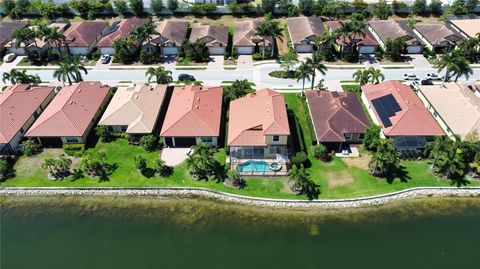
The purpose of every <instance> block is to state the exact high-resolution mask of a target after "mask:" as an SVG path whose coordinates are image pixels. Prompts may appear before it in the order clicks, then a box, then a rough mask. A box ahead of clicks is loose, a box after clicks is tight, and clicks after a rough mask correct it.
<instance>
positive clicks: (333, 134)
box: [305, 91, 370, 142]
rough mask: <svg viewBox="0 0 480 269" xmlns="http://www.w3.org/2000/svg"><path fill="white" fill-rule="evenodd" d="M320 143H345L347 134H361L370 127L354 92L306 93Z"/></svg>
mask: <svg viewBox="0 0 480 269" xmlns="http://www.w3.org/2000/svg"><path fill="white" fill-rule="evenodd" d="M305 93H306V95H307V101H308V107H309V109H310V114H311V116H312V121H313V125H314V127H315V133H316V135H317V140H318V141H319V142H344V141H346V140H345V136H344V135H345V134H348V133H350V134H361V133H364V132H365V129H366V128H367V127H368V126H369V125H370V122H369V121H368V118H367V115H365V112H364V111H363V108H362V104H361V103H360V100H358V98H357V95H356V94H355V93H353V92H326V91H306V92H305Z"/></svg>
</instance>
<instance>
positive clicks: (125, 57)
mask: <svg viewBox="0 0 480 269" xmlns="http://www.w3.org/2000/svg"><path fill="white" fill-rule="evenodd" d="M132 47H134V42H133V41H132V39H131V38H118V39H116V40H115V41H113V48H114V49H115V56H114V57H115V58H116V59H117V60H118V61H120V62H122V63H130V62H132V61H133V60H134V53H133V50H132Z"/></svg>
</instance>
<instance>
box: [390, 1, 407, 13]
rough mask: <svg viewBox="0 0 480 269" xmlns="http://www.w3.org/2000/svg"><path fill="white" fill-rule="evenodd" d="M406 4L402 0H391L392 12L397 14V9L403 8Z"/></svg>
mask: <svg viewBox="0 0 480 269" xmlns="http://www.w3.org/2000/svg"><path fill="white" fill-rule="evenodd" d="M406 7H407V4H406V3H405V2H402V1H397V0H393V1H392V13H393V14H395V15H396V14H397V11H398V10H400V9H403V8H406Z"/></svg>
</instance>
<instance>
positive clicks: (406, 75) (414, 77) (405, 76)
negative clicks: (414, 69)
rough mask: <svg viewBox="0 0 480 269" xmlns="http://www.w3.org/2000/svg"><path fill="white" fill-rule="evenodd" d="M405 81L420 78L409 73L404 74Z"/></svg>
mask: <svg viewBox="0 0 480 269" xmlns="http://www.w3.org/2000/svg"><path fill="white" fill-rule="evenodd" d="M403 79H404V80H418V77H417V75H415V74H412V73H407V74H403Z"/></svg>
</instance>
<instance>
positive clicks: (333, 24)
mask: <svg viewBox="0 0 480 269" xmlns="http://www.w3.org/2000/svg"><path fill="white" fill-rule="evenodd" d="M340 22H341V21H329V22H327V25H328V27H329V28H330V29H331V31H335V30H337V29H339V28H340V27H341V25H340ZM367 28H368V27H365V29H363V33H365V36H361V35H358V36H357V35H355V36H354V38H355V40H358V41H357V45H358V46H378V42H377V40H376V39H375V37H374V36H373V34H372V33H370V31H369V30H368V29H367ZM345 42H346V44H343V38H339V39H337V44H338V45H340V46H342V45H348V43H349V42H350V39H349V38H346V39H345Z"/></svg>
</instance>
